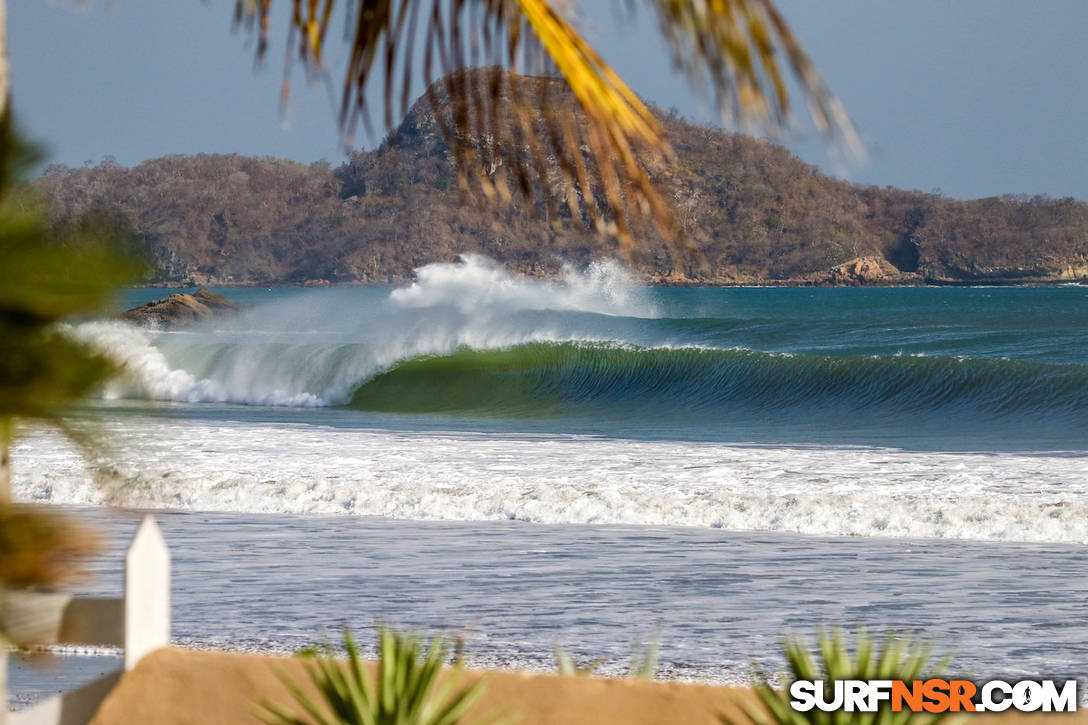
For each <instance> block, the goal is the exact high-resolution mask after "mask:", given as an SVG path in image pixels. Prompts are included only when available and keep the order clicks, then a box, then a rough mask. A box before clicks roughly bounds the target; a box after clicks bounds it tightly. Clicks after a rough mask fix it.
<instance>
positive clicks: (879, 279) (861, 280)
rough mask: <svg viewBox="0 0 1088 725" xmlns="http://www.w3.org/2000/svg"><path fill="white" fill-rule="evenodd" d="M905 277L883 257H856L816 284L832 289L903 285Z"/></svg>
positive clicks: (833, 270) (830, 271)
mask: <svg viewBox="0 0 1088 725" xmlns="http://www.w3.org/2000/svg"><path fill="white" fill-rule="evenodd" d="M903 281H904V280H903V275H901V274H900V272H899V270H898V269H896V268H895V267H893V266H892V265H891V264H890V263H889V262H888V261H887V260H885V259H883V258H882V257H877V256H869V257H856V258H854V259H851V260H850V261H849V262H843V263H842V264H840V265H837V266H835V267H832V268H831V269H829V270H828V271H827V272H826V273H825V274H823V275H822V276H817V278H816V279H815V280H814V282H815V283H816V284H818V285H824V286H832V287H863V286H873V285H876V286H879V285H891V284H901V283H902V282H903Z"/></svg>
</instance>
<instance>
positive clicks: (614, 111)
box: [235, 0, 857, 254]
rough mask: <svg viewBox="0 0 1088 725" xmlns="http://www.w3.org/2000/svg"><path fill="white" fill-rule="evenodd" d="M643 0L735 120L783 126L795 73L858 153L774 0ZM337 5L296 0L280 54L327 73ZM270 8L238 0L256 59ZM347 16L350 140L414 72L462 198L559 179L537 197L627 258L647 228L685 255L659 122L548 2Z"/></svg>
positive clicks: (820, 119)
mask: <svg viewBox="0 0 1088 725" xmlns="http://www.w3.org/2000/svg"><path fill="white" fill-rule="evenodd" d="M646 1H647V3H649V5H650V7H652V8H653V9H654V11H655V12H656V13H657V15H658V17H659V19H660V21H661V27H662V31H663V33H664V34H665V36H666V38H667V39H668V40H669V42H670V44H671V47H672V49H673V60H674V62H675V63H676V64H677V65H679V66H680V67H681V68H683V69H684V70H686V71H687V72H688V73H689V75H690V76H691V77H692V79H693V80H695V81H699V82H709V84H710V86H711V88H712V89H713V90H714V93H715V94H716V97H717V100H718V102H719V105H720V106H721V108H722V110H723V111H725V112H727V113H728V114H729V115H730V116H731V117H732V118H733V119H734V120H735V121H736V122H737V123H740V124H742V125H745V126H749V127H751V126H757V127H760V128H782V127H784V126H785V125H786V124H787V123H788V121H789V118H790V113H791V101H790V83H789V75H791V74H792V76H793V78H794V80H795V82H796V86H797V87H798V88H799V89H800V91H801V92H802V93H803V95H804V96H805V98H806V100H807V101H808V106H809V110H810V114H811V116H812V118H813V120H814V122H815V124H816V126H817V128H818V129H819V130H820V132H821V133H822V134H823V135H824V136H825V138H826V139H828V141H829V142H830V143H832V144H833V145H835V146H836V147H839V148H841V149H843V150H846V151H847V152H848V153H849V152H852V151H853V150H854V149H855V148H857V143H856V135H855V134H854V132H853V129H852V127H851V126H850V122H849V119H848V118H847V117H846V114H845V113H843V111H842V108H841V106H840V105H839V103H838V101H836V100H835V98H834V96H832V95H831V93H830V92H829V91H828V90H827V88H826V86H825V85H824V83H823V81H822V80H821V79H820V77H819V75H818V74H817V73H816V71H815V69H814V68H813V66H812V63H811V62H810V61H809V59H808V56H807V55H806V54H805V52H804V50H803V49H802V47H801V46H800V44H799V43H798V41H797V39H796V38H795V37H794V35H793V34H792V32H791V31H790V29H789V27H788V26H787V25H786V23H785V21H784V20H783V19H782V17H781V15H780V14H779V13H778V11H777V9H776V8H775V7H774V6H773V4H772V3H771V0H646ZM335 5H336V0H292V6H291V22H290V30H289V48H293V47H294V45H293V44H294V43H295V42H297V44H298V52H299V57H300V58H301V59H302V62H303V63H304V64H306V66H307V67H308V68H310V69H323V67H324V65H323V64H324V62H325V61H324V58H325V53H324V49H325V45H326V37H327V34H328V30H329V24H330V21H331V18H332V17H333V11H334V6H335ZM271 6H272V0H236V7H235V18H236V21H237V22H240V23H245V24H247V25H249V26H250V27H251V28H254V29H255V30H256V32H257V33H258V35H259V42H258V44H257V52H258V57H260V56H261V55H263V54H264V52H265V49H266V47H267V38H268V32H269V17H270V12H271ZM347 9H348V23H349V32H348V36H349V39H350V43H351V46H350V52H349V54H348V61H347V67H346V69H345V74H344V82H343V91H342V95H341V107H340V124H341V128H342V130H343V132H344V133H345V135H346V136H347V137H349V138H350V135H351V133H352V132H353V129H354V128H356V127H357V126H358V125H360V124H362V125H363V126H365V127H367V128H369V127H370V124H371V119H370V108H369V106H368V101H367V95H366V92H367V88H368V85H369V83H370V81H371V78H372V77H373V76H374V75H380V76H381V78H382V82H383V86H382V98H383V99H384V125H385V127H386V128H387V129H392V128H393V127H394V125H395V123H397V122H399V120H400V119H401V118H403V117H404V115H405V114H406V113H407V111H408V104H409V100H410V96H409V94H410V92H411V89H412V88H413V81H422V83H423V85H424V86H425V87H426V88H427V91H426V94H427V97H428V98H429V99H430V101H431V107H432V109H433V111H434V113H435V123H436V124H437V125H438V127H439V129H440V130H441V132H442V134H443V136H444V137H445V139H446V141H447V143H448V144H449V149H450V152H451V154H452V155H453V156H454V157H455V159H456V162H457V175H458V181H459V185H460V188H461V189H462V190H463V191H465V192H469V193H471V192H475V191H478V192H479V193H480V195H482V196H483V197H485V198H487V199H489V200H495V201H503V202H506V201H510V200H511V199H512V198H513V197H514V196H515V195H519V196H521V197H523V198H526V199H529V200H530V201H532V200H533V198H534V195H539V194H540V189H541V188H545V187H547V188H554V187H556V186H558V187H561V188H560V191H559V193H558V194H544V195H543V196H544V197H545V198H544V199H543V203H544V205H545V206H546V207H547V208H548V211H549V216H550V215H551V214H552V213H553V212H554V211H555V209H553V207H554V206H555V205H556V203H555V198H558V199H560V200H562V202H565V204H564V206H565V207H566V212H569V213H570V215H571V216H572V217H574V218H575V219H584V220H585V221H586V222H587V223H589V224H590V225H592V226H594V227H595V228H596V229H597V230H598V231H599V232H600V233H602V234H605V235H610V236H614V237H616V238H617V239H618V240H619V242H620V244H621V247H622V248H623V249H624V250H626V251H628V252H630V251H632V250H633V249H634V247H635V243H634V239H635V237H636V236H640V237H641V236H646V235H648V234H650V231H651V228H652V229H653V230H654V231H656V233H657V234H658V235H659V236H660V237H661V238H663V239H664V240H666V241H667V242H669V243H671V244H673V245H674V251H680V252H682V253H685V254H694V246H693V245H692V244H691V243H690V242H687V241H686V239H687V237H686V235H685V230H684V229H682V228H681V226H680V225H679V224H678V222H677V220H676V216H675V215H674V214H673V210H672V206H671V204H670V203H669V201H668V200H667V199H666V198H664V197H663V196H662V195H661V194H660V193H659V192H658V191H657V189H656V188H655V185H654V183H653V182H652V180H651V170H652V169H661V168H665V167H664V166H663V163H664V162H668V161H669V160H670V159H671V158H672V155H671V151H670V149H669V145H668V142H667V140H666V139H665V136H664V132H663V129H662V127H661V125H660V124H659V123H658V121H657V120H656V119H655V118H654V116H653V114H652V113H651V112H650V110H649V109H648V108H647V107H646V105H645V104H644V103H643V102H642V100H641V99H640V98H639V97H638V96H637V95H636V94H635V93H634V92H633V91H632V90H631V89H630V88H629V87H628V86H627V85H626V84H625V83H624V82H623V80H622V79H621V78H620V77H619V76H618V75H617V74H616V73H615V72H614V71H613V70H612V68H610V67H609V65H608V64H607V63H606V62H605V61H604V60H603V59H602V58H601V57H600V56H599V55H598V54H597V52H596V51H595V50H594V49H593V47H592V46H591V45H590V44H589V43H588V42H587V41H586V40H585V39H584V38H583V37H582V36H581V35H580V34H579V33H578V32H577V30H576V29H575V28H574V26H573V25H572V24H571V23H570V22H569V21H568V20H567V19H566V17H565V16H564V14H563V13H562V12H561V11H560V8H559V7H558V6H557V5H556V0H354V2H350V0H349V2H348V7H347ZM418 43H422V47H417V44H418ZM780 56H784V57H785V61H784V62H782V61H780V59H779V57H780ZM420 63H421V64H422V74H421V77H418V78H417V77H416V76H414V75H413V70H414V69H415V68H417V67H418V66H419V64H420ZM473 67H481V68H480V69H478V70H475V71H470V69H471V68H473ZM784 69H788V70H784ZM440 75H441V77H442V80H440V81H439V80H437V79H438V78H439V76H440ZM398 90H399V94H398V93H397V91H398ZM398 96H399V104H398V102H397V101H398ZM550 218H554V217H551V216H550Z"/></svg>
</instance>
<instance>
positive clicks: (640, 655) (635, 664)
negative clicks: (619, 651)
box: [627, 637, 660, 680]
mask: <svg viewBox="0 0 1088 725" xmlns="http://www.w3.org/2000/svg"><path fill="white" fill-rule="evenodd" d="M659 648H660V641H659V638H657V637H655V638H654V639H652V640H650V641H649V642H642V641H635V643H634V644H633V645H632V646H631V664H630V666H629V667H628V668H627V676H628V677H630V678H632V679H635V680H652V679H653V678H654V674H655V673H656V672H657V655H658V650H659Z"/></svg>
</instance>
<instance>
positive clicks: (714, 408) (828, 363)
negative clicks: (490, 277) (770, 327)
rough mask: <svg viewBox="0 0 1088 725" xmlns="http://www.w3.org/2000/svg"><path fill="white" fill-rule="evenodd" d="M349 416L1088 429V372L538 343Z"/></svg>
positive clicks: (472, 357)
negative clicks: (755, 419)
mask: <svg viewBox="0 0 1088 725" xmlns="http://www.w3.org/2000/svg"><path fill="white" fill-rule="evenodd" d="M349 405H350V407H353V408H356V409H361V410H370V411H385V412H404V413H458V414H465V415H476V416H519V417H520V416H525V417H533V416H562V415H568V414H577V413H587V414H589V413H592V414H593V415H597V416H599V415H604V416H607V417H613V418H615V417H624V416H627V415H637V416H639V417H643V418H645V417H647V416H654V415H672V416H676V415H682V416H706V417H709V418H719V417H721V416H723V415H728V414H730V413H740V412H745V413H752V412H758V413H760V414H775V413H782V412H787V411H794V412H796V413H797V414H808V415H811V414H821V415H834V414H836V413H840V412H841V413H848V412H849V413H856V412H858V411H866V412H869V413H872V414H874V415H886V414H895V415H898V416H903V415H907V416H910V415H920V416H934V415H936V416H948V415H955V416H966V417H980V418H987V419H992V418H995V417H1001V416H1021V417H1024V416H1042V417H1045V418H1046V419H1048V420H1050V421H1051V422H1052V421H1053V419H1054V418H1055V417H1059V418H1065V419H1068V420H1069V422H1070V423H1072V424H1076V425H1084V424H1086V423H1088V368H1086V367H1085V366H1080V365H1050V364H1044V363H1036V362H1026V361H1015V360H972V359H959V358H949V357H911V356H860V355H853V356H840V357H834V356H818V355H777V354H772V353H764V352H756V351H752V350H744V349H737V350H722V349H706V348H690V347H688V348H638V347H631V346H618V345H608V344H591V343H584V342H582V343H533V344H526V345H519V346H515V347H512V348H507V349H501V350H475V349H470V348H461V349H459V350H457V351H456V352H454V353H452V354H450V355H443V356H423V357H416V358H412V359H409V360H405V361H402V362H400V363H398V364H397V365H395V366H393V367H392V368H390V369H388V370H386V371H385V372H383V373H381V374H379V375H377V376H375V377H373V378H371V379H370V380H368V381H366V382H365V383H364V384H362V385H360V386H359V387H358V388H357V389H356V390H355V392H354V394H353V395H352V397H351V400H350V403H349Z"/></svg>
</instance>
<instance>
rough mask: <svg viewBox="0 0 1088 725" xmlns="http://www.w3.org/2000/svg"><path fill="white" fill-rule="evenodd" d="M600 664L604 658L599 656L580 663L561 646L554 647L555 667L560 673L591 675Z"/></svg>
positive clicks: (579, 675)
mask: <svg viewBox="0 0 1088 725" xmlns="http://www.w3.org/2000/svg"><path fill="white" fill-rule="evenodd" d="M602 664H604V659H603V658H600V657H598V658H597V659H595V660H590V661H589V662H586V663H585V664H581V663H579V662H576V661H575V660H574V658H573V657H571V656H570V655H569V654H567V651H566V650H565V649H563V648H562V647H560V646H558V645H556V647H555V668H556V670H557V671H558V672H559V674H561V675H568V676H576V677H581V676H585V675H592V674H593V673H594V672H596V671H597V669H598V668H599V667H600V666H601V665H602Z"/></svg>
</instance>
